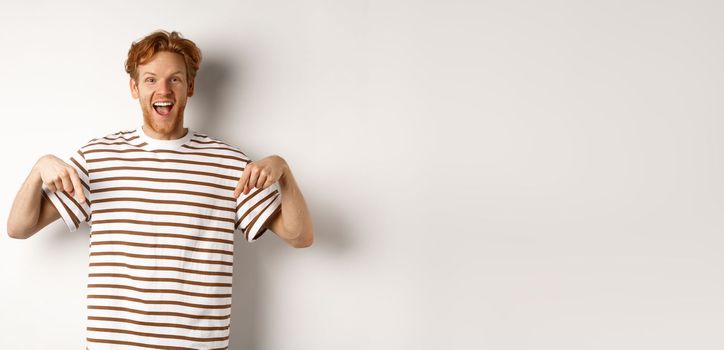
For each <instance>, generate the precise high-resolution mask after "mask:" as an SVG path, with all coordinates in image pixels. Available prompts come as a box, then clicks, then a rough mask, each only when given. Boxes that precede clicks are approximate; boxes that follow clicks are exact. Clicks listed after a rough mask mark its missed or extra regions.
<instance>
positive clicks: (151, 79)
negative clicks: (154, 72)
mask: <svg viewBox="0 0 724 350" xmlns="http://www.w3.org/2000/svg"><path fill="white" fill-rule="evenodd" d="M154 80H155V79H153V78H146V81H147V82H149V83H153V81H154Z"/></svg>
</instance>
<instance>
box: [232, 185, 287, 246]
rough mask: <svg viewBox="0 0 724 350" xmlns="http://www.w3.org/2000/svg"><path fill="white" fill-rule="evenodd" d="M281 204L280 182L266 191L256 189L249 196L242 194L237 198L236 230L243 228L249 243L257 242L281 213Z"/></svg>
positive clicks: (265, 189)
mask: <svg viewBox="0 0 724 350" xmlns="http://www.w3.org/2000/svg"><path fill="white" fill-rule="evenodd" d="M281 204H282V198H281V190H280V187H279V183H278V182H275V183H273V184H272V185H271V186H269V187H267V188H264V189H258V188H256V187H254V188H252V189H251V190H249V193H247V194H244V193H243V192H241V194H240V195H239V197H237V198H236V226H235V228H236V229H238V228H241V231H242V232H243V233H244V239H246V240H247V241H248V242H253V241H256V240H257V239H259V237H261V236H262V235H263V234H264V232H266V230H267V228H268V225H269V224H270V223H271V219H273V218H274V216H275V215H277V214H278V213H279V212H281V209H282V207H281Z"/></svg>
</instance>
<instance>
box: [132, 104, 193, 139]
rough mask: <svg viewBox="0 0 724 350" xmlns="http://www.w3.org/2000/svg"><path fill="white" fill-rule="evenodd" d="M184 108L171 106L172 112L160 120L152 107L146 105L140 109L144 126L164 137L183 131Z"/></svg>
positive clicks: (182, 106)
mask: <svg viewBox="0 0 724 350" xmlns="http://www.w3.org/2000/svg"><path fill="white" fill-rule="evenodd" d="M184 107H185V105H175V106H173V110H172V111H171V112H170V114H169V116H168V117H165V118H164V119H161V118H159V115H158V114H156V111H155V110H154V109H153V107H152V106H150V103H146V104H144V105H142V107H141V109H142V110H143V121H144V124H146V125H147V126H148V127H149V128H151V130H153V131H154V132H156V133H159V134H164V135H171V134H174V133H175V132H178V130H183V119H184V118H183V116H184V113H183V112H184Z"/></svg>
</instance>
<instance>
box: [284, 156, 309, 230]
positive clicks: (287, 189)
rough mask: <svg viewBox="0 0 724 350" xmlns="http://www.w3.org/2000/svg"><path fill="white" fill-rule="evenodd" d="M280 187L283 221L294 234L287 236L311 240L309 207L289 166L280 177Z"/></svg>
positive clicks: (285, 226) (286, 227)
mask: <svg viewBox="0 0 724 350" xmlns="http://www.w3.org/2000/svg"><path fill="white" fill-rule="evenodd" d="M279 187H280V188H281V196H282V223H283V225H284V228H285V229H286V231H287V232H289V233H291V234H292V235H293V236H292V237H285V238H287V239H294V240H297V241H300V242H308V241H311V239H312V231H313V229H312V220H311V218H310V216H309V209H308V208H307V204H306V202H305V201H304V196H303V195H302V191H301V190H300V189H299V186H297V182H296V180H295V179H294V175H293V174H292V171H291V170H290V169H289V167H287V168H286V170H285V172H284V175H282V177H281V178H280V179H279Z"/></svg>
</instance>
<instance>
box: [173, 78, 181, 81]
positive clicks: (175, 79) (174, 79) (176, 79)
mask: <svg viewBox="0 0 724 350" xmlns="http://www.w3.org/2000/svg"><path fill="white" fill-rule="evenodd" d="M173 81H181V79H179V78H173Z"/></svg>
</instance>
